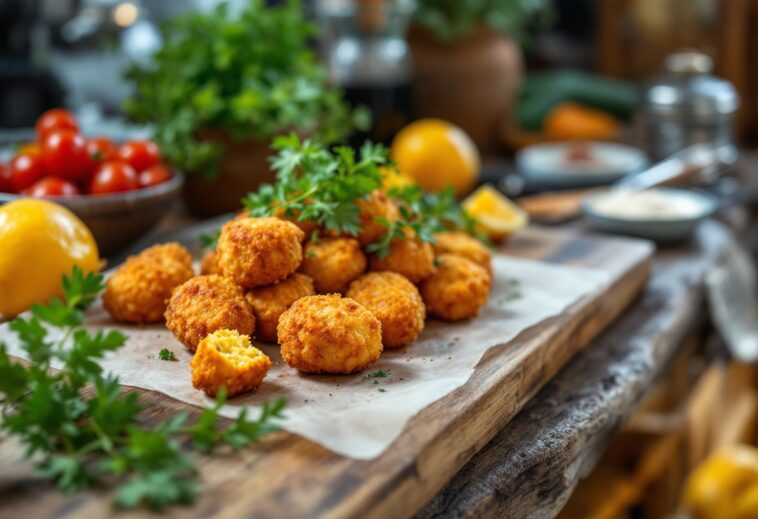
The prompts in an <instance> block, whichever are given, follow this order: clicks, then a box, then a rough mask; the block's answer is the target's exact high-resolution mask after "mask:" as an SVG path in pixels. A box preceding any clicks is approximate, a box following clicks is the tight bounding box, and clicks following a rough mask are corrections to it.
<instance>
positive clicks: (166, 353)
mask: <svg viewBox="0 0 758 519" xmlns="http://www.w3.org/2000/svg"><path fill="white" fill-rule="evenodd" d="M158 358H159V359H160V360H170V361H175V360H178V359H177V358H176V354H175V353H174V352H173V351H171V350H169V349H168V348H161V351H159V352H158Z"/></svg>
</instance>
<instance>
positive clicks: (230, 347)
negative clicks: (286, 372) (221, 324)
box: [190, 330, 271, 397]
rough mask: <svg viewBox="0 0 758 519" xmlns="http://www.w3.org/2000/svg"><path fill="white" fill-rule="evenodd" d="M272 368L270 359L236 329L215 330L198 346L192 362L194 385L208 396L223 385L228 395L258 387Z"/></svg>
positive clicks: (214, 394) (216, 391)
mask: <svg viewBox="0 0 758 519" xmlns="http://www.w3.org/2000/svg"><path fill="white" fill-rule="evenodd" d="M270 367H271V359H269V358H268V357H267V356H266V354H265V353H263V352H262V351H261V350H259V349H258V348H256V347H254V346H253V345H252V344H251V343H250V337H248V336H247V335H243V334H240V333H238V332H236V331H234V330H216V331H215V332H213V333H212V334H210V335H208V336H206V337H205V338H204V339H203V340H202V341H200V344H198V346H197V351H196V352H195V355H194V356H193V357H192V360H191V361H190V368H191V369H192V385H193V386H194V387H195V388H197V389H201V390H203V391H204V392H205V393H206V394H208V395H209V396H216V394H217V393H218V392H219V391H220V390H221V388H222V387H225V388H226V394H227V396H230V397H232V396H235V395H239V394H241V393H247V392H248V391H253V390H254V389H258V387H259V386H260V385H261V383H262V382H263V378H264V377H265V376H266V374H267V373H268V370H269V368H270Z"/></svg>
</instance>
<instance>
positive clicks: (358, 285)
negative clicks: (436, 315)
mask: <svg viewBox="0 0 758 519" xmlns="http://www.w3.org/2000/svg"><path fill="white" fill-rule="evenodd" d="M345 295H346V297H349V298H351V299H354V300H356V301H357V302H358V303H360V304H362V305H363V306H365V307H366V308H367V309H368V311H369V312H371V313H372V314H374V317H376V318H377V319H379V321H381V323H382V343H383V344H384V347H385V348H399V347H400V346H405V345H406V344H409V343H410V342H412V341H413V340H414V339H415V338H416V337H418V335H419V334H420V333H421V330H423V329H424V319H425V318H426V307H425V306H424V302H423V301H422V300H421V295H420V294H419V292H418V289H417V288H416V285H414V284H413V283H411V282H410V281H408V279H407V278H406V277H405V276H401V275H400V274H397V273H395V272H371V273H369V274H366V275H365V276H361V277H360V278H358V279H356V280H355V281H353V282H352V283H351V284H350V288H349V289H348V291H347V294H345Z"/></svg>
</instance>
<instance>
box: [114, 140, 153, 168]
mask: <svg viewBox="0 0 758 519" xmlns="http://www.w3.org/2000/svg"><path fill="white" fill-rule="evenodd" d="M118 155H119V158H120V159H121V160H123V161H124V162H126V163H127V164H129V165H130V166H131V167H133V168H134V169H135V171H137V172H140V171H144V170H146V169H147V168H149V167H150V166H152V165H154V164H158V163H159V162H160V161H161V151H160V150H159V149H158V145H157V144H155V143H154V142H153V141H145V140H134V141H128V142H125V143H124V144H122V145H121V148H119V150H118Z"/></svg>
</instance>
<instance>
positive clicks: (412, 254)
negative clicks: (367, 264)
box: [370, 233, 434, 283]
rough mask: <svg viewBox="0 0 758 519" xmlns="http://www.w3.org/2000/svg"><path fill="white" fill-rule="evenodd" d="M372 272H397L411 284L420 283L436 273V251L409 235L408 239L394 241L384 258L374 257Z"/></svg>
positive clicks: (413, 235)
mask: <svg viewBox="0 0 758 519" xmlns="http://www.w3.org/2000/svg"><path fill="white" fill-rule="evenodd" d="M370 270H373V271H384V270H389V271H390V272H397V273H398V274H402V275H403V276H405V277H407V278H408V279H409V280H410V281H411V283H419V282H421V281H423V280H424V279H426V278H428V277H429V276H431V275H432V273H433V272H434V250H433V249H432V246H431V245H430V244H428V243H426V242H423V241H421V240H420V239H418V238H416V237H415V234H411V233H409V234H408V236H407V237H406V238H402V239H399V240H395V241H393V242H392V244H391V245H390V252H389V254H387V256H385V257H384V258H380V257H379V256H377V255H373V256H372V257H371V269H370Z"/></svg>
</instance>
